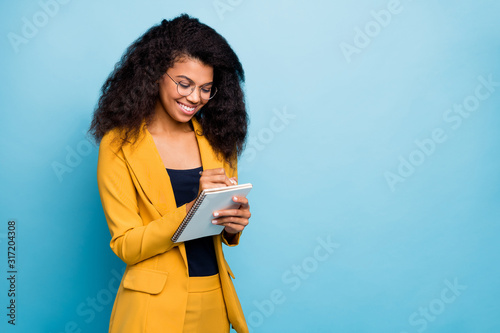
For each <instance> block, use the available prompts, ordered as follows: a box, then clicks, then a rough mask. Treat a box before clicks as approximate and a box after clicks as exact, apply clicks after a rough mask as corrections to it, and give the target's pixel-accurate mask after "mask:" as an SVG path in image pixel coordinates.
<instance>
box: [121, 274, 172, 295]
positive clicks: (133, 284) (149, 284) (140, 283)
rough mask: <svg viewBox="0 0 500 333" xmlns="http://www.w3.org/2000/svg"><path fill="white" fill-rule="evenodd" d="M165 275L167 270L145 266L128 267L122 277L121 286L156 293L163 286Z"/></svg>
mask: <svg viewBox="0 0 500 333" xmlns="http://www.w3.org/2000/svg"><path fill="white" fill-rule="evenodd" d="M167 276H168V273H167V272H161V271H155V270H152V269H145V268H130V269H129V270H128V271H127V274H126V275H125V278H124V279H123V287H124V288H126V289H131V290H135V291H141V292H143V293H148V294H152V295H156V294H159V293H160V292H161V291H162V290H163V288H164V287H165V283H166V282H167Z"/></svg>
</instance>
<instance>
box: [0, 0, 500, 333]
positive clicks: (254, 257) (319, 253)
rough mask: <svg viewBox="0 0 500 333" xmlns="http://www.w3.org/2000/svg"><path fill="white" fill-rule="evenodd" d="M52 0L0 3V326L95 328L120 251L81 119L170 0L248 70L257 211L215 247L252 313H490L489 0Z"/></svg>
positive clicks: (346, 316)
mask: <svg viewBox="0 0 500 333" xmlns="http://www.w3.org/2000/svg"><path fill="white" fill-rule="evenodd" d="M60 1H61V4H59V3H58V5H57V6H54V5H53V4H54V2H53V1H51V0H42V2H41V3H39V2H37V1H15V2H10V3H7V2H5V1H4V2H3V3H2V5H1V10H0V35H1V36H2V38H1V39H0V44H1V51H0V52H1V53H0V59H1V64H2V65H1V72H0V77H1V78H2V83H1V90H0V100H1V106H2V113H1V124H2V125H3V126H2V131H1V134H0V135H1V140H0V147H1V156H2V162H1V168H0V177H1V184H2V190H1V201H0V202H1V211H0V221H1V229H0V242H1V243H0V247H1V251H0V253H3V255H2V258H0V262H1V266H0V267H1V272H0V295H1V296H0V302H1V303H0V305H1V306H0V308H1V309H2V310H1V313H0V314H1V316H0V318H2V319H1V322H0V327H1V331H2V332H10V331H13V332H14V331H15V332H49V333H61V332H104V331H106V330H107V326H108V321H109V315H110V312H111V307H112V301H113V298H114V291H115V289H116V286H117V284H118V282H117V280H116V277H115V276H116V275H120V274H121V272H122V271H123V268H124V265H123V264H122V263H121V262H120V260H119V259H118V258H117V257H116V256H115V255H114V254H113V253H112V251H111V250H110V248H109V240H110V235H109V232H108V229H107V226H106V222H105V219H104V215H103V212H102V207H101V203H100V199H99V193H98V190H97V184H96V164H97V152H98V148H97V147H96V146H95V145H92V144H91V143H89V141H88V137H87V136H86V135H85V131H86V130H87V129H88V126H89V123H90V120H91V117H92V112H93V110H94V107H95V105H96V102H97V99H98V96H99V89H100V87H101V85H102V84H103V82H104V80H105V79H106V77H107V76H108V74H109V73H110V71H111V70H112V68H113V66H114V64H115V63H116V62H117V61H118V60H119V58H120V56H121V54H122V53H123V52H124V50H125V48H126V47H127V46H128V45H129V44H131V43H132V41H134V40H135V39H136V38H137V37H139V36H140V35H141V34H142V33H144V32H145V31H146V30H147V29H148V28H149V27H150V26H152V25H154V24H156V23H158V22H160V21H161V19H163V18H173V17H175V16H177V15H178V14H180V13H183V12H187V13H189V14H191V15H193V16H195V17H198V18H199V19H200V20H201V21H202V22H204V23H206V24H208V25H210V26H212V27H213V28H215V29H216V30H217V31H218V32H220V33H221V34H222V35H223V36H225V37H226V38H227V40H228V41H229V43H230V44H231V45H232V47H233V48H234V50H235V51H236V53H237V54H238V55H239V57H240V60H241V61H242V63H243V65H244V68H245V71H246V78H247V80H246V84H245V91H246V100H247V104H248V111H249V114H250V118H251V126H250V132H249V141H248V144H247V150H246V153H245V154H244V155H243V156H242V157H241V160H240V182H252V183H253V184H254V190H253V191H252V193H251V195H250V197H249V198H250V200H251V209H252V213H253V215H252V218H251V224H250V226H249V227H248V228H247V229H246V231H245V233H244V237H243V238H242V242H241V244H240V245H239V246H238V247H236V248H232V249H229V248H225V253H226V257H227V259H228V261H229V263H230V265H231V267H232V268H233V271H234V273H235V275H236V280H235V285H236V288H237V290H238V294H239V297H240V300H241V303H242V306H243V308H244V311H245V313H246V317H247V321H248V323H249V326H250V328H251V330H252V331H253V332H384V333H387V332H394V333H403V332H407V333H413V332H453V333H459V332H485V333H490V332H499V331H500V323H499V321H498V313H499V312H500V305H499V304H500V303H499V302H498V299H499V296H500V288H499V282H500V266H499V253H500V251H499V250H500V244H499V242H498V238H499V231H500V225H499V222H500V205H499V198H500V192H499V188H500V186H499V185H500V173H499V171H500V158H499V150H500V140H499V139H500V131H499V130H498V128H499V125H500V113H499V111H500V110H499V107H500V85H499V84H498V82H500V63H499V61H498V60H499V58H500V57H499V56H500V38H499V36H500V24H499V23H498V22H499V21H498V13H500V2H496V1H471V0H467V1H464V0H462V1H460V0H458V1H440V2H434V1H430V0H419V1H411V0H401V1H399V2H398V1H395V0H390V1H388V0H382V1H378V0H377V1H366V0H364V1H347V0H344V1H326V0H325V1H249V0H215V1H213V0H211V1H148V2H139V1H123V0H122V1H117V0H112V1H106V2H102V1H97V0H92V1H90V0H88V1H79V0H72V1H71V0H70V1H68V0H66V3H64V4H62V2H63V1H62V0H60ZM43 3H52V6H49V7H47V6H45V5H43ZM43 7H46V8H45V12H47V13H45V14H44V9H43ZM49 14H50V15H49ZM389 15H390V17H389ZM26 22H28V23H26ZM34 23H37V24H38V27H37V26H34V27H35V29H36V30H33V29H32V30H30V29H29V28H27V27H26V26H28V25H29V24H34ZM23 29H24V32H23ZM23 33H24V35H23ZM13 34H15V35H17V37H16V38H18V39H17V40H18V41H19V40H20V38H25V39H24V40H23V41H24V42H23V43H20V44H19V43H16V42H13V41H12V40H13V38H14V37H13V36H14V35H13ZM26 37H29V38H26ZM488 80H489V81H493V83H491V82H490V83H489V84H485V83H484V81H488ZM495 82H496V83H495ZM478 96H479V97H481V98H478ZM459 108H462V110H465V111H461V112H462V114H463V115H460V113H459V112H457V110H459ZM467 110H470V111H467ZM431 140H432V141H431ZM61 168H63V169H61ZM57 170H59V171H57ZM61 170H64V172H62V171H61ZM12 219H13V220H15V221H16V223H17V240H16V242H17V247H16V250H17V258H16V264H17V267H16V268H17V270H18V274H17V295H16V296H17V297H16V304H17V318H16V323H17V324H16V326H15V327H13V326H12V325H8V324H7V319H8V318H7V316H6V313H7V309H6V306H7V305H8V302H9V299H8V297H7V290H8V284H7V280H6V278H7V275H8V274H7V273H6V271H7V267H6V263H7V258H6V252H7V237H6V236H7V221H9V220H12ZM325 244H326V245H325Z"/></svg>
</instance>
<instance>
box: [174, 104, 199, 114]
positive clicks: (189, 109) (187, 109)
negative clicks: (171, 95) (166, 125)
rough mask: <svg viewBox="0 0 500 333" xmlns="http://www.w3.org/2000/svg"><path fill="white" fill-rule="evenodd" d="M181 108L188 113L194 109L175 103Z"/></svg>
mask: <svg viewBox="0 0 500 333" xmlns="http://www.w3.org/2000/svg"><path fill="white" fill-rule="evenodd" d="M177 104H179V105H180V106H181V108H183V109H184V110H186V111H188V112H191V111H194V109H195V108H190V107H188V106H186V105H184V104H181V103H177Z"/></svg>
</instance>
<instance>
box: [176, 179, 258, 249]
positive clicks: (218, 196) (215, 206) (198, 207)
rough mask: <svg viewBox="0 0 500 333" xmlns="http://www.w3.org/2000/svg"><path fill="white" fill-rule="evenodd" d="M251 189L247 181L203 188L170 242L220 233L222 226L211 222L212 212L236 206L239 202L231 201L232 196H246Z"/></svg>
mask: <svg viewBox="0 0 500 333" xmlns="http://www.w3.org/2000/svg"><path fill="white" fill-rule="evenodd" d="M251 189H252V184H250V183H248V184H241V185H233V186H226V187H218V188H211V189H207V190H203V192H201V194H200V195H199V196H198V198H197V199H196V201H195V202H194V204H193V207H191V209H190V210H189V212H188V213H187V215H186V217H185V218H184V220H183V221H182V223H181V224H180V226H179V228H177V231H176V232H175V233H174V235H173V236H172V242H174V243H179V242H185V241H188V240H191V239H196V238H201V237H205V236H212V235H217V234H220V233H221V232H222V230H223V229H224V226H222V225H214V224H212V219H214V216H213V215H212V214H213V212H215V211H216V210H222V209H232V208H237V207H238V206H239V204H238V203H235V202H234V201H233V196H238V197H246V196H247V194H248V193H249V192H250V190H251Z"/></svg>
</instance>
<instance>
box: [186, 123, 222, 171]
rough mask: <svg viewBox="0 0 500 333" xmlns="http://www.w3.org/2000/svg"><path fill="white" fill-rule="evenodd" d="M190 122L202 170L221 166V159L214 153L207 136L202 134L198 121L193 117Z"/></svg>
mask: <svg viewBox="0 0 500 333" xmlns="http://www.w3.org/2000/svg"><path fill="white" fill-rule="evenodd" d="M192 123H193V129H194V133H195V134H196V140H198V148H199V149H200V155H201V164H202V165H203V170H208V169H216V168H222V167H223V166H224V164H223V161H222V159H220V158H219V157H218V156H217V154H215V152H214V150H213V149H212V147H211V146H210V143H209V142H208V140H207V138H206V137H205V136H204V135H202V133H203V131H202V128H201V125H200V123H199V122H198V121H197V120H196V119H195V118H193V120H192Z"/></svg>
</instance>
